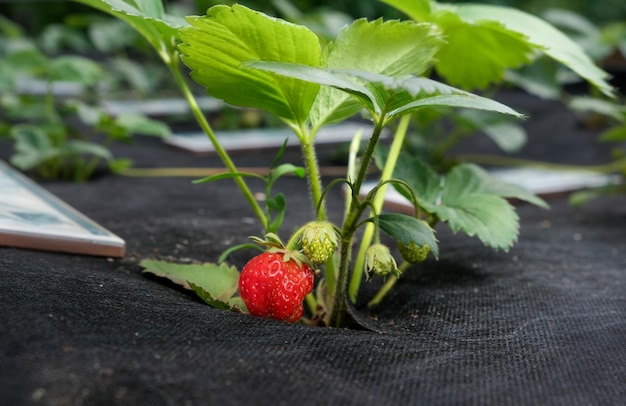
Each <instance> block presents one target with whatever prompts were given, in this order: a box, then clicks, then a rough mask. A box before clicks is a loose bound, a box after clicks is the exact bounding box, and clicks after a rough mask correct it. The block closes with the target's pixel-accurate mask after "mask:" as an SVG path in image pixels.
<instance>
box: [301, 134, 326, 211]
mask: <svg viewBox="0 0 626 406" xmlns="http://www.w3.org/2000/svg"><path fill="white" fill-rule="evenodd" d="M300 140H301V141H302V154H303V155H304V163H305V166H306V170H307V172H308V173H307V175H308V176H307V179H308V181H309V188H310V190H311V199H312V201H313V210H315V209H316V208H317V207H319V210H318V212H317V220H320V221H323V220H326V205H325V204H324V202H322V201H321V200H322V179H321V177H320V170H319V164H318V162H317V156H316V154H315V144H314V143H313V141H312V137H305V136H303V137H300Z"/></svg>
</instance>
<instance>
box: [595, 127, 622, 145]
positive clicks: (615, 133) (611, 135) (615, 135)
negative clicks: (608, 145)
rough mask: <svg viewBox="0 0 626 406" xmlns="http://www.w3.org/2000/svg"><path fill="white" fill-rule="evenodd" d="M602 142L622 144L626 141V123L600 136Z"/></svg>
mask: <svg viewBox="0 0 626 406" xmlns="http://www.w3.org/2000/svg"><path fill="white" fill-rule="evenodd" d="M600 141H606V142H620V141H626V123H625V124H622V125H619V126H616V127H613V128H610V129H608V130H606V131H605V132H603V133H602V134H600Z"/></svg>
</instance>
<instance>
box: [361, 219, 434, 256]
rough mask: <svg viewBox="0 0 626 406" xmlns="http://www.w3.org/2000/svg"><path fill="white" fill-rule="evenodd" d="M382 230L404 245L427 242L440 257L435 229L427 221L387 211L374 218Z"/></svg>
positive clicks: (421, 244) (420, 244)
mask: <svg viewBox="0 0 626 406" xmlns="http://www.w3.org/2000/svg"><path fill="white" fill-rule="evenodd" d="M372 221H378V225H379V227H380V229H381V230H383V231H384V232H385V233H387V234H389V235H390V236H391V237H393V238H395V239H396V240H398V241H400V242H401V243H402V244H404V245H409V244H410V243H411V241H413V242H414V243H415V244H417V245H419V246H420V247H422V246H424V245H425V244H427V245H428V246H429V247H430V251H431V252H432V253H433V255H434V256H435V258H438V257H439V247H438V245H437V239H436V238H435V234H434V231H433V229H432V228H431V227H430V226H429V225H428V223H426V222H425V221H422V220H419V219H417V218H415V217H411V216H407V215H405V214H400V213H385V214H380V215H378V216H377V217H375V218H373V219H372Z"/></svg>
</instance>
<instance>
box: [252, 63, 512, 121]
mask: <svg viewBox="0 0 626 406" xmlns="http://www.w3.org/2000/svg"><path fill="white" fill-rule="evenodd" d="M248 65H249V66H251V67H254V68H256V69H262V70H268V71H272V72H275V73H278V74H281V75H286V76H289V77H293V78H297V79H301V80H306V81H310V82H314V83H318V84H321V85H326V86H331V87H333V88H336V89H339V90H342V91H345V92H347V93H349V94H351V95H352V96H354V97H356V98H357V100H359V102H361V103H362V104H363V106H364V107H365V108H366V109H367V110H368V111H369V112H370V113H371V114H372V116H373V117H374V119H375V120H378V119H380V117H379V116H380V114H381V113H382V108H383V107H382V106H391V108H392V110H391V111H389V112H388V113H387V114H386V117H387V119H388V120H391V119H393V118H396V117H398V116H400V115H402V114H406V113H409V112H412V111H414V110H417V109H421V108H424V107H463V108H473V109H481V110H487V111H494V112H498V113H503V114H510V115H513V116H516V117H523V115H522V114H520V113H518V112H516V111H515V110H513V109H511V108H510V107H508V106H505V105H504V104H502V103H499V102H497V101H495V100H491V99H487V98H484V97H481V96H477V95H474V94H472V93H469V92H466V91H463V90H461V89H457V88H454V87H452V86H448V85H445V84H443V83H440V82H437V81H435V80H432V79H428V78H424V77H416V76H410V75H406V76H401V77H397V78H396V77H391V76H387V75H382V74H377V73H372V72H365V71H360V70H356V69H349V70H347V69H346V70H340V69H320V68H314V67H310V66H303V65H296V64H286V63H280V62H258V61H257V62H249V63H248ZM351 78H355V79H351ZM357 79H358V80H361V81H365V82H367V86H365V85H363V84H361V83H359V82H358V81H357Z"/></svg>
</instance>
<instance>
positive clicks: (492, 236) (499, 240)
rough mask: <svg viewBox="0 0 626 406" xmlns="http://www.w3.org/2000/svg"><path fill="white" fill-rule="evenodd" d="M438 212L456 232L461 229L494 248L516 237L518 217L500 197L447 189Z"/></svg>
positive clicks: (501, 247)
mask: <svg viewBox="0 0 626 406" xmlns="http://www.w3.org/2000/svg"><path fill="white" fill-rule="evenodd" d="M435 213H436V214H437V216H438V217H439V218H440V219H441V220H442V221H446V222H447V223H448V226H449V227H450V229H451V230H452V231H453V232H455V233H456V232H458V231H460V230H462V231H464V232H465V233H466V234H467V235H469V236H476V237H478V238H479V239H480V240H481V241H482V242H483V243H484V244H485V245H487V246H489V247H491V248H494V249H505V250H506V249H508V248H510V247H511V246H512V245H513V244H514V243H515V242H516V241H517V236H518V232H519V217H518V216H517V214H516V213H515V210H514V209H513V207H512V206H511V205H510V204H509V203H508V202H507V201H506V200H504V199H503V198H501V197H498V196H493V195H486V194H464V193H458V194H456V193H454V194H453V193H448V194H447V198H446V199H445V201H442V205H441V206H440V207H438V208H437V209H436V210H435Z"/></svg>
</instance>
